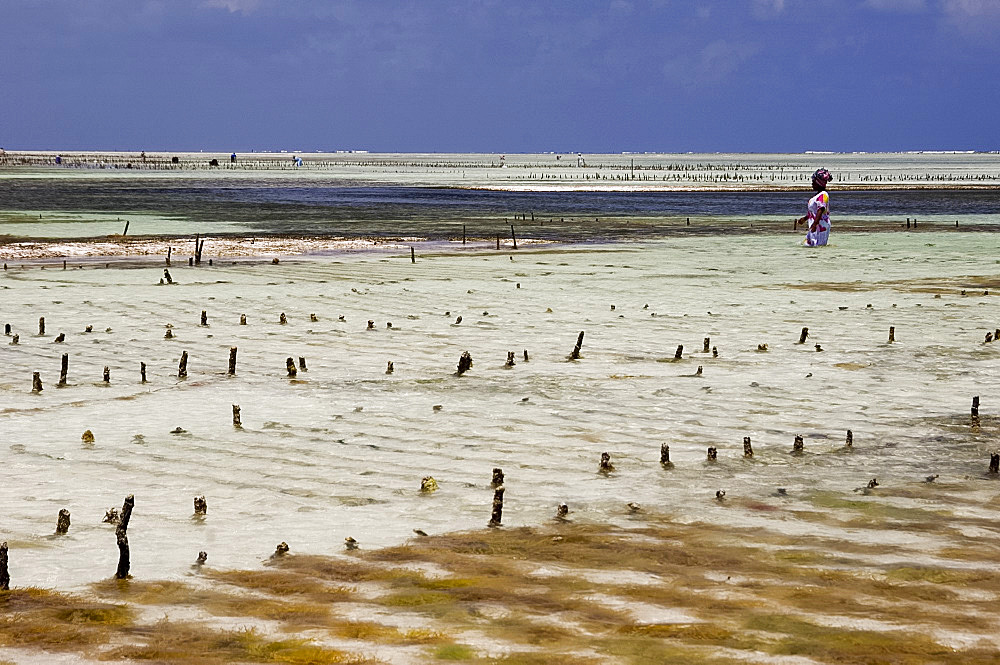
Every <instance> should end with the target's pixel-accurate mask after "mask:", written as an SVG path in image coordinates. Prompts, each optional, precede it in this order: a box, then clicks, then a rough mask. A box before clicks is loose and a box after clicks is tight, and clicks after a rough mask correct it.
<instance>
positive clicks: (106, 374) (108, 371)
mask: <svg viewBox="0 0 1000 665" xmlns="http://www.w3.org/2000/svg"><path fill="white" fill-rule="evenodd" d="M104 383H111V368H110V367H108V366H107V365H105V366H104Z"/></svg>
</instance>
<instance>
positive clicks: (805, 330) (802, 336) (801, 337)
mask: <svg viewBox="0 0 1000 665" xmlns="http://www.w3.org/2000/svg"><path fill="white" fill-rule="evenodd" d="M806 337H809V328H803V329H802V333H801V334H800V335H799V344H805V343H806Z"/></svg>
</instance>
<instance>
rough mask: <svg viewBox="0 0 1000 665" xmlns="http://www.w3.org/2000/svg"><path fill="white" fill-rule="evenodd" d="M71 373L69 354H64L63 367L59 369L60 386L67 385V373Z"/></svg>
mask: <svg viewBox="0 0 1000 665" xmlns="http://www.w3.org/2000/svg"><path fill="white" fill-rule="evenodd" d="M67 374H69V354H68V353H64V354H62V367H61V368H60V369H59V383H58V384H57V385H58V386H60V387H65V386H66V375H67Z"/></svg>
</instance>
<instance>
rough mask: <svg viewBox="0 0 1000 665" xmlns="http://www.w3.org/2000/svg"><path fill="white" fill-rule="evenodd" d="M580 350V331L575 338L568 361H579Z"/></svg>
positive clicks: (581, 342) (581, 336) (581, 340)
mask: <svg viewBox="0 0 1000 665" xmlns="http://www.w3.org/2000/svg"><path fill="white" fill-rule="evenodd" d="M581 348H583V331H582V330H581V331H580V334H579V335H578V336H577V338H576V346H575V347H573V351H572V352H571V353H570V354H569V359H570V360H579V359H580V349H581Z"/></svg>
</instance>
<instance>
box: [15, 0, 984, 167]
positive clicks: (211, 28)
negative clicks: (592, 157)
mask: <svg viewBox="0 0 1000 665" xmlns="http://www.w3.org/2000/svg"><path fill="white" fill-rule="evenodd" d="M998 64H1000V0H646V1H642V0H530V1H527V0H454V1H450V2H446V1H443V0H384V1H383V0H357V1H354V0H347V1H340V0H86V1H83V2H81V1H80V0H0V147H2V148H6V149H8V150H30V149H37V150H43V149H63V150H83V149H94V150H206V151H224V152H229V151H237V152H249V151H251V150H282V149H287V150H295V151H314V150H323V151H328V150H369V151H373V152H375V151H378V152H485V153H517V152H546V151H554V152H584V153H595V152H611V153H617V152H623V151H637V152H642V151H649V152H802V151H806V150H831V151H845V152H849V151H873V152H874V151H897V150H998V149H1000V123H998V122H997V117H998V114H1000V74H998V69H1000V68H998Z"/></svg>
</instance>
